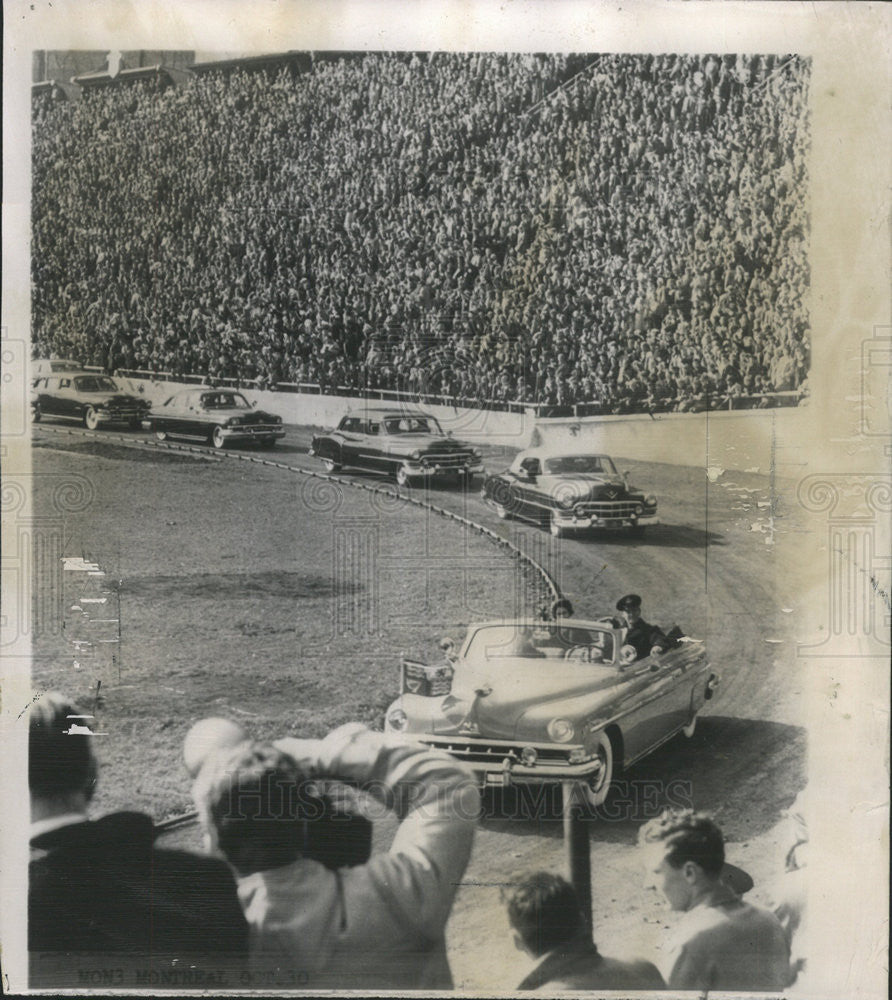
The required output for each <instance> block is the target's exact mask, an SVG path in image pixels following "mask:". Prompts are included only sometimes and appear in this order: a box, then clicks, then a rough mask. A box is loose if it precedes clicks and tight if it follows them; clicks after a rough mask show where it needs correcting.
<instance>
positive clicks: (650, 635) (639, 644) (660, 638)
mask: <svg viewBox="0 0 892 1000" xmlns="http://www.w3.org/2000/svg"><path fill="white" fill-rule="evenodd" d="M616 610H617V611H619V612H620V617H619V618H613V619H611V620H612V622H613V627H614V628H627V629H628V632H626V639H625V644H626V646H632V647H633V648H634V650H635V659H636V660H640V659H643V658H644V657H645V656H651V655H652V654H656V655H659V654H660V653H663V652H665V651H666V650H667V649H668V648H669V640H668V639H667V637H666V634H665V633H664V632H663V630H662V629H661V628H659V627H658V626H656V625H651V624H650V623H649V622H646V621H645V620H644V619H643V618H642V617H641V598H640V597H639V596H638V594H626V595H625V596H624V597H621V598H620V599H619V600H618V601H617V602H616Z"/></svg>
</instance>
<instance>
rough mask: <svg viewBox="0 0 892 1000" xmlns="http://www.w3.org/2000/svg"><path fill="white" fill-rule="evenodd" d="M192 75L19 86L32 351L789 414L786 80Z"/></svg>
mask: <svg viewBox="0 0 892 1000" xmlns="http://www.w3.org/2000/svg"><path fill="white" fill-rule="evenodd" d="M196 70H197V67H192V68H190V69H186V70H183V71H181V72H180V71H178V72H177V73H175V74H173V73H170V72H168V71H166V70H165V68H164V66H163V65H162V64H158V65H156V66H151V67H145V68H143V69H142V70H141V71H140V73H136V74H134V73H129V72H128V71H126V70H124V71H121V72H118V73H117V74H116V75H115V76H114V78H112V77H111V76H110V74H109V72H108V71H102V72H99V73H98V74H95V73H94V74H93V76H94V78H95V79H94V81H93V82H94V85H93V86H85V87H84V88H83V92H82V93H81V95H80V100H77V101H74V100H71V101H67V100H59V99H53V93H54V91H53V88H46V87H43V88H37V87H35V88H33V93H32V118H33V147H32V148H33V188H32V190H33V233H32V281H33V293H32V305H33V309H32V326H33V330H32V344H33V350H34V353H35V356H38V357H49V356H53V355H60V356H71V357H76V358H79V359H80V360H82V361H83V362H86V363H93V364H98V365H102V366H103V367H105V368H106V369H108V370H109V371H114V370H122V371H125V372H130V373H135V372H137V371H139V372H150V373H155V374H158V375H160V374H161V373H165V375H166V377H173V378H178V379H184V380H185V379H187V378H188V379H190V380H210V381H221V380H224V379H225V380H231V381H233V382H240V383H242V384H247V383H251V384H255V385H257V386H259V387H261V388H274V387H279V388H281V389H285V390H288V389H290V390H291V391H315V392H339V393H341V394H344V393H345V392H346V393H350V394H354V395H361V394H363V393H365V392H369V393H374V394H376V395H378V396H382V395H387V394H391V395H394V396H395V395H397V394H409V395H411V396H413V397H414V398H426V399H433V398H437V399H446V400H450V401H454V402H456V403H463V404H466V405H478V406H496V407H500V408H504V407H509V406H523V405H533V406H536V407H538V408H540V412H553V413H559V412H567V411H568V408H569V409H571V410H572V411H573V412H580V413H629V412H645V411H651V412H653V411H669V410H673V411H684V410H702V409H705V408H717V407H724V408H728V407H752V406H768V405H771V406H774V405H778V404H780V403H784V404H790V403H796V402H798V401H799V400H800V399H801V398H802V396H803V395H804V394H805V393H806V392H807V375H808V369H809V363H810V342H809V321H808V295H809V265H808V239H809V220H808V212H807V198H806V193H807V188H808V176H807V156H808V148H809V115H808V85H809V72H810V62H809V60H808V59H803V58H801V57H798V56H779V55H756V56H741V55H627V54H623V55H617V54H608V55H559V54H547V55H541V54H540V55H536V54H507V53H501V54H499V53H447V52H436V53H420V54H419V53H415V54H413V53H313V54H308V53H286V54H283V55H282V56H280V57H274V56H265V57H262V58H259V59H254V60H246V61H242V60H227V61H225V62H219V63H217V64H211V65H206V66H204V67H202V68H201V70H200V71H196ZM99 78H101V82H102V83H103V84H104V85H103V86H98V85H95V83H97V82H99Z"/></svg>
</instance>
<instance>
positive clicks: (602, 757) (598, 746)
mask: <svg viewBox="0 0 892 1000" xmlns="http://www.w3.org/2000/svg"><path fill="white" fill-rule="evenodd" d="M594 752H595V754H596V755H597V759H598V762H599V764H600V767H599V768H598V770H597V771H594V772H593V773H592V774H590V775H589V776H588V778H586V779H585V781H584V782H583V784H582V793H583V796H584V797H585V800H586V802H588V804H589V805H590V806H592V807H593V808H596V807H597V806H600V805H603V804H604V802H605V801H606V800H607V795H608V793H609V792H610V783H611V782H612V781H613V743H612V741H611V739H610V737H609V736H608V735H607V734H606V733H600V734H599V736H598V739H597V741H596V742H595V746H594Z"/></svg>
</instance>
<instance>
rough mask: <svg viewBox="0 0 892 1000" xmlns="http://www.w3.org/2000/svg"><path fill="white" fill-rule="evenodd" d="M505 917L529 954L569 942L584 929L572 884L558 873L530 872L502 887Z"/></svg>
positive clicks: (536, 953) (583, 921) (535, 953)
mask: <svg viewBox="0 0 892 1000" xmlns="http://www.w3.org/2000/svg"><path fill="white" fill-rule="evenodd" d="M502 898H503V901H504V902H505V903H506V904H507V906H508V920H509V921H510V923H511V926H512V927H513V928H514V930H515V931H516V932H517V934H518V935H519V937H520V940H521V941H522V942H523V945H524V947H525V948H526V950H527V951H529V952H530V953H531V954H532V955H535V956H539V955H544V954H545V952H547V951H551V950H552V948H557V947H558V946H559V945H562V944H565V943H566V942H568V941H571V940H572V939H573V938H575V937H576V936H577V935H578V934H580V933H582V932H583V931H584V930H586V924H585V920H584V919H583V916H582V910H581V909H580V907H579V900H578V899H577V897H576V892H575V890H574V889H573V886H572V885H570V883H569V882H568V881H567V880H566V879H564V878H561V876H560V875H554V874H552V873H551V872H533V873H532V874H531V875H526V876H524V877H523V878H521V879H520V880H519V881H517V882H515V883H513V885H512V886H511V887H510V888H509V889H507V890H503V893H502Z"/></svg>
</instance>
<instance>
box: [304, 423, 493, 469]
mask: <svg viewBox="0 0 892 1000" xmlns="http://www.w3.org/2000/svg"><path fill="white" fill-rule="evenodd" d="M310 454H311V455H315V456H316V457H317V458H320V459H321V460H322V462H323V464H324V465H325V467H326V469H328V471H329V472H335V471H337V470H338V469H340V468H341V467H342V466H345V465H349V466H353V467H354V468H360V469H371V470H372V471H375V472H383V473H386V474H389V475H392V476H395V477H396V481H397V482H398V483H399V484H400V485H405V484H407V483H408V482H409V481H410V480H412V479H425V480H429V479H434V478H437V479H442V478H444V477H447V476H453V477H455V476H460V477H461V478H463V479H465V480H466V481H468V482H470V481H471V479H472V478H473V476H474V475H475V474H477V473H482V472H483V463H482V461H481V458H480V452H479V451H477V449H476V448H473V447H471V445H469V444H467V443H465V442H464V441H456V440H455V439H454V438H452V437H450V436H449V435H448V434H445V433H444V432H443V429H442V428H441V427H440V425H439V423H438V422H437V419H436V417H434V416H432V415H431V414H429V413H422V412H421V411H418V410H401V409H398V408H397V409H393V410H387V409H366V410H356V411H354V412H351V413H348V414H347V415H346V416H344V417H343V418H342V419H341V422H340V423H339V424H338V426H337V427H336V428H335V429H334V430H333V431H330V432H329V433H327V434H317V435H316V436H315V437H314V438H313V441H312V444H311V445H310Z"/></svg>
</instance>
